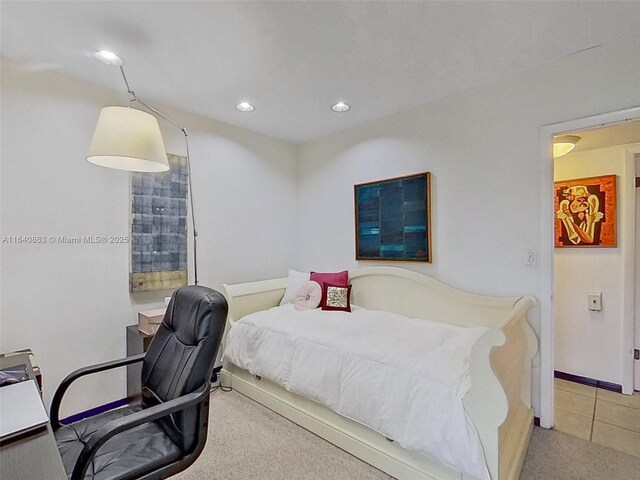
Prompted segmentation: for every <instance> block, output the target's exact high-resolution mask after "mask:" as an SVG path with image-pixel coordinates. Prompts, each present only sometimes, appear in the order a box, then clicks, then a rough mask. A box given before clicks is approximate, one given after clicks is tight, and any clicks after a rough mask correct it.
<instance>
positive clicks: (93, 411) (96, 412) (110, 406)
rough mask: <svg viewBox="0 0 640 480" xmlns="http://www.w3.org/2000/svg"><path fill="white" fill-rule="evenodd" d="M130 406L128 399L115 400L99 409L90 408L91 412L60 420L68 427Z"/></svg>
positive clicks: (87, 411)
mask: <svg viewBox="0 0 640 480" xmlns="http://www.w3.org/2000/svg"><path fill="white" fill-rule="evenodd" d="M128 404H129V399H128V398H121V399H120V400H115V401H113V402H109V403H105V404H104V405H99V406H97V407H93V408H90V409H89V410H85V411H84V412H80V413H74V414H73V415H69V416H68V417H66V418H63V419H62V420H60V423H62V424H63V425H66V424H69V423H73V422H77V421H79V420H82V419H84V418H89V417H93V416H95V415H100V414H101V413H104V412H108V411H109V410H113V409H114V408H118V407H122V406H124V405H128Z"/></svg>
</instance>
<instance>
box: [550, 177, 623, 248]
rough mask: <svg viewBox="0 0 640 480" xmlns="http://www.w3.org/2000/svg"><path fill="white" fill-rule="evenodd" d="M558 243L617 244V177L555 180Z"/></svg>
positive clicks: (574, 245) (576, 244) (556, 240)
mask: <svg viewBox="0 0 640 480" xmlns="http://www.w3.org/2000/svg"><path fill="white" fill-rule="evenodd" d="M555 216H556V219H555V246H556V247H557V248H563V247H583V248H584V247H615V246H617V244H616V176H615V175H604V176H600V177H589V178H578V179H575V180H564V181H560V182H555Z"/></svg>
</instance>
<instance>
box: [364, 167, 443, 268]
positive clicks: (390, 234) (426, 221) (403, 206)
mask: <svg viewBox="0 0 640 480" xmlns="http://www.w3.org/2000/svg"><path fill="white" fill-rule="evenodd" d="M354 189H355V192H354V193H355V204H356V212H355V216H356V260H404V261H417V262H431V219H430V199H429V196H430V173H429V172H425V173H420V174H416V175H410V176H406V177H400V178H392V179H389V180H380V181H376V182H370V183H363V184H360V185H355V187H354Z"/></svg>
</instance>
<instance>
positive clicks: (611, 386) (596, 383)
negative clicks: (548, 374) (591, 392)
mask: <svg viewBox="0 0 640 480" xmlns="http://www.w3.org/2000/svg"><path fill="white" fill-rule="evenodd" d="M553 376H554V377H555V378H560V379H562V380H567V381H569V382H574V383H581V384H582V385H589V386H590V387H596V388H602V389H603V390H610V391H612V392H617V393H622V385H618V384H617V383H611V382H605V381H604V380H596V379H595V378H589V377H581V376H580V375H573V374H572V373H565V372H560V371H558V370H554V372H553Z"/></svg>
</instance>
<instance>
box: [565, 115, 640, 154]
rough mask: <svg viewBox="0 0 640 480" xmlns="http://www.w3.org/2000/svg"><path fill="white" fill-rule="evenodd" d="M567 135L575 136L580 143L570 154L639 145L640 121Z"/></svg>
mask: <svg viewBox="0 0 640 480" xmlns="http://www.w3.org/2000/svg"><path fill="white" fill-rule="evenodd" d="M568 135H577V136H578V137H580V141H579V142H578V143H577V144H576V147H575V148H574V149H573V150H572V153H573V152H582V151H585V150H594V149H596V148H604V147H612V146H614V145H627V144H629V143H640V120H633V121H626V122H622V123H617V124H614V125H608V126H605V127H597V128H592V129H590V130H580V131H577V132H570V133H569V134H568Z"/></svg>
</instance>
